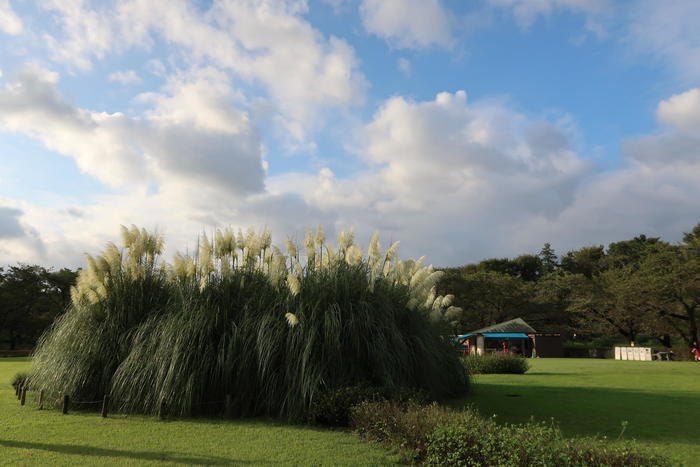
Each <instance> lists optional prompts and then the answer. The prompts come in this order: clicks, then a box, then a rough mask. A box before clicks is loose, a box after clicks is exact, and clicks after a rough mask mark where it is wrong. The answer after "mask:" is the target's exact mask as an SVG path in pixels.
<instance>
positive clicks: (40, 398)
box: [39, 389, 44, 410]
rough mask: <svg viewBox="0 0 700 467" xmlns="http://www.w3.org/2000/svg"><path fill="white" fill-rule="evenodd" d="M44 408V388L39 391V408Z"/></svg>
mask: <svg viewBox="0 0 700 467" xmlns="http://www.w3.org/2000/svg"><path fill="white" fill-rule="evenodd" d="M43 409H44V390H43V389H42V390H41V391H39V410H43Z"/></svg>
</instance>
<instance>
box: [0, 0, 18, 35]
mask: <svg viewBox="0 0 700 467" xmlns="http://www.w3.org/2000/svg"><path fill="white" fill-rule="evenodd" d="M23 29H24V28H23V25H22V20H21V19H19V17H18V16H17V14H16V13H15V12H14V10H13V9H12V5H11V4H10V0H0V31H2V32H4V33H5V34H9V35H17V34H21V33H22V30H23Z"/></svg>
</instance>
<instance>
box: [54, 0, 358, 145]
mask: <svg viewBox="0 0 700 467" xmlns="http://www.w3.org/2000/svg"><path fill="white" fill-rule="evenodd" d="M47 8H50V9H51V10H52V11H55V12H56V14H57V18H58V19H59V22H60V23H61V24H62V27H63V31H64V37H61V38H56V37H51V36H48V37H47V40H48V43H49V45H50V47H51V49H52V51H53V55H54V57H55V58H56V59H57V60H59V61H61V62H65V63H69V64H72V65H73V66H77V67H79V68H83V69H87V68H89V67H90V65H91V60H92V59H101V58H103V57H104V56H105V55H106V54H107V53H108V52H111V51H117V52H119V51H121V50H124V49H127V48H129V47H137V48H149V47H151V46H152V45H153V44H154V43H155V41H156V40H157V39H161V40H163V41H165V42H166V43H168V44H169V45H170V47H172V48H174V49H175V50H178V51H179V52H182V53H183V54H184V57H185V58H184V61H185V62H186V63H187V64H188V66H190V65H192V64H196V65H200V66H216V67H219V68H221V69H224V70H227V71H230V72H232V73H233V74H234V75H235V76H237V77H239V78H241V79H243V80H244V81H246V82H247V83H250V84H252V85H259V84H262V85H263V87H264V89H265V90H266V91H267V97H268V98H269V100H270V102H272V103H274V105H275V106H276V109H277V113H278V114H279V118H278V121H279V122H280V128H281V130H283V131H284V134H285V135H286V136H287V137H289V138H291V139H293V140H295V141H297V142H299V141H303V140H304V139H306V138H307V136H308V134H309V132H310V131H313V130H315V129H316V128H318V127H320V126H321V125H322V124H323V115H324V113H325V111H327V110H328V109H334V108H335V109H337V108H341V109H342V108H345V107H347V106H352V105H356V104H359V103H362V102H363V99H364V93H365V89H366V87H367V83H366V80H365V78H364V76H363V75H362V74H361V73H360V72H359V71H358V61H357V58H356V57H355V52H354V50H353V48H352V47H351V46H350V45H348V43H347V42H345V41H344V40H342V39H339V38H337V37H334V36H330V37H325V36H324V35H323V34H321V33H320V32H319V31H318V30H316V29H314V28H313V27H312V26H311V25H310V24H309V23H308V22H307V21H306V20H305V19H304V18H303V17H302V15H303V14H304V13H306V11H307V10H308V7H307V5H306V2H305V1H294V0H259V1H249V0H218V1H215V2H214V3H213V4H212V6H211V8H210V9H208V10H205V11H200V10H198V9H197V8H196V7H195V6H194V5H193V4H190V3H187V2H184V1H182V0H174V1H172V2H168V7H167V8H162V7H161V6H159V5H158V4H156V3H153V2H151V1H148V0H124V1H122V2H118V3H116V4H114V5H111V4H108V5H103V6H102V7H100V8H97V7H95V8H92V7H91V6H89V5H88V4H86V3H85V2H83V1H79V0H74V1H72V2H52V3H49V4H48V5H47ZM280 77H284V79H280Z"/></svg>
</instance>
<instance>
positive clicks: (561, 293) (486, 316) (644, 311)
mask: <svg viewBox="0 0 700 467" xmlns="http://www.w3.org/2000/svg"><path fill="white" fill-rule="evenodd" d="M445 272H446V274H445V276H444V277H443V279H442V281H441V282H440V284H439V290H438V291H439V292H440V293H447V291H449V293H452V294H454V295H455V304H456V305H457V306H460V307H462V308H463V309H464V310H465V313H464V315H463V318H462V321H461V322H460V324H459V329H456V330H455V331H456V332H466V331H469V330H473V329H477V328H480V327H484V326H488V325H491V324H495V323H497V322H500V321H504V320H508V319H512V318H516V317H523V318H524V319H525V320H526V321H528V322H529V323H530V324H532V325H533V326H534V327H535V328H536V329H538V330H540V331H545V332H546V331H554V330H557V331H563V332H568V333H570V334H573V333H574V332H576V333H578V334H584V335H590V336H615V335H618V336H623V337H624V338H625V339H626V340H628V341H630V342H634V341H636V340H637V339H638V338H639V337H640V336H652V337H655V338H658V339H659V340H660V342H662V343H663V344H664V345H670V344H669V342H670V336H672V335H673V336H677V337H680V338H682V339H683V340H684V341H685V342H686V343H687V344H689V345H690V344H692V343H693V342H697V341H698V340H699V336H698V320H699V319H700V316H698V315H699V314H700V224H698V225H696V226H695V227H694V228H693V229H692V231H691V232H689V233H686V234H685V235H684V236H683V241H682V242H681V243H680V244H677V245H671V244H669V243H667V242H664V241H662V240H661V239H660V238H655V237H647V236H645V235H639V236H637V237H634V238H632V239H630V240H623V241H618V242H613V243H611V244H610V245H608V247H607V248H605V247H604V246H602V245H596V246H586V247H582V248H579V249H578V250H572V251H569V252H567V253H565V254H564V255H562V256H561V257H559V256H557V254H556V252H555V250H554V249H553V248H552V245H551V244H549V243H545V244H544V246H543V248H542V249H541V250H540V252H539V254H538V255H521V256H518V257H516V258H514V259H509V258H493V259H486V260H484V261H481V262H479V263H477V264H468V265H465V266H462V267H458V268H447V269H445Z"/></svg>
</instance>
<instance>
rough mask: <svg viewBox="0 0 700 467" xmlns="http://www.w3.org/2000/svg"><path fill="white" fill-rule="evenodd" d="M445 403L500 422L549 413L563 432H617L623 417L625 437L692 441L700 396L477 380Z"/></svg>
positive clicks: (540, 417) (543, 417) (544, 418)
mask: <svg viewBox="0 0 700 467" xmlns="http://www.w3.org/2000/svg"><path fill="white" fill-rule="evenodd" d="M557 374H559V373H557ZM514 381H515V380H514ZM449 405H450V406H451V407H453V408H455V409H459V408H465V407H467V406H469V407H472V408H474V409H476V410H477V411H478V412H480V413H481V414H482V415H484V416H490V415H492V414H497V415H498V420H500V421H501V422H511V423H524V422H527V421H529V420H530V419H534V420H540V421H550V420H551V419H554V421H555V423H556V424H558V425H559V426H560V427H561V429H562V430H563V431H564V433H565V434H568V435H572V434H573V435H597V434H603V435H607V436H616V435H617V434H618V433H619V431H620V426H621V422H622V421H628V422H629V429H628V431H627V432H626V435H629V438H636V439H638V440H643V439H644V440H653V441H674V442H686V443H696V442H697V436H698V429H697V425H696V424H697V414H698V410H700V397H698V394H697V393H694V392H667V393H662V392H644V391H635V390H630V389H618V388H590V387H562V386H545V385H540V386H537V385H533V384H522V385H520V384H492V383H487V382H477V383H476V384H474V385H473V386H472V393H471V394H470V395H468V396H466V397H464V398H460V399H456V400H453V401H450V403H449Z"/></svg>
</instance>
